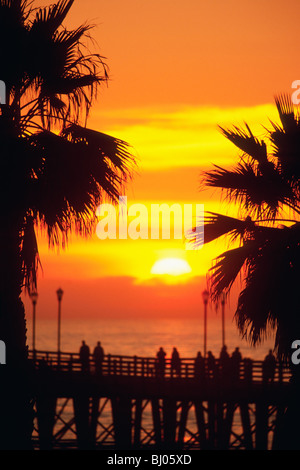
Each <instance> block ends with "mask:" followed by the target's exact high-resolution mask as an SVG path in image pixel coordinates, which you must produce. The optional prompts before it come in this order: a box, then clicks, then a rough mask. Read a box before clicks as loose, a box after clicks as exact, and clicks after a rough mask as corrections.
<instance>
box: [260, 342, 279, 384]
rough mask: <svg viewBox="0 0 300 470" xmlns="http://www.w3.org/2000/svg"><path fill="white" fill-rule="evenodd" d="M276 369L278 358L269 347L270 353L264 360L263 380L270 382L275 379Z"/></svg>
mask: <svg viewBox="0 0 300 470" xmlns="http://www.w3.org/2000/svg"><path fill="white" fill-rule="evenodd" d="M275 369H276V359H275V357H274V355H273V353H272V350H271V349H269V354H268V355H267V356H266V357H265V359H264V362H263V382H264V383H269V382H273V381H274V376H275Z"/></svg>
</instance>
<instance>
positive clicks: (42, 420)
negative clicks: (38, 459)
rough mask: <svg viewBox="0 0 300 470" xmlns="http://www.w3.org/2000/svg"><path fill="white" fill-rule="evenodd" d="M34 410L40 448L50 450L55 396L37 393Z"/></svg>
mask: <svg viewBox="0 0 300 470" xmlns="http://www.w3.org/2000/svg"><path fill="white" fill-rule="evenodd" d="M36 411H37V422H38V432H39V443H40V449H41V450H51V449H52V447H53V428H54V423H55V412H56V397H54V396H50V395H39V396H38V397H37V399H36Z"/></svg>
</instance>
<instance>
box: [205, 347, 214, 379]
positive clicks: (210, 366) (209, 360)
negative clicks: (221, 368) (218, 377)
mask: <svg viewBox="0 0 300 470" xmlns="http://www.w3.org/2000/svg"><path fill="white" fill-rule="evenodd" d="M207 372H208V377H210V378H214V377H215V372H216V360H215V356H214V355H213V354H212V352H211V351H208V353H207Z"/></svg>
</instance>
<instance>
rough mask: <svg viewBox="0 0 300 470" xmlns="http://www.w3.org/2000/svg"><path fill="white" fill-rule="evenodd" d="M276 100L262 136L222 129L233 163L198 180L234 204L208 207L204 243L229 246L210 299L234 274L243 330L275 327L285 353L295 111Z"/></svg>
mask: <svg viewBox="0 0 300 470" xmlns="http://www.w3.org/2000/svg"><path fill="white" fill-rule="evenodd" d="M275 102H276V107H277V110H278V113H279V118H280V124H275V123H273V122H271V123H270V129H265V132H266V133H265V138H264V139H263V140H260V139H258V138H256V137H255V136H254V135H253V133H252V131H251V129H250V128H249V126H248V125H247V124H246V125H245V128H244V129H241V128H238V127H233V128H232V129H224V128H221V131H222V133H223V135H224V136H225V137H226V138H227V139H229V140H230V141H231V142H232V143H233V144H234V145H236V146H237V147H238V149H239V150H240V151H241V154H240V155H239V157H238V161H237V163H236V164H235V166H234V167H233V168H231V169H225V168H222V167H219V166H214V168H213V169H212V170H210V171H208V172H204V174H203V185H204V187H211V188H220V189H221V190H222V194H223V197H225V199H226V200H227V201H228V203H230V204H236V205H237V206H238V207H237V217H229V216H225V215H221V214H216V213H208V214H206V216H205V224H204V242H205V243H209V242H210V241H212V240H215V239H216V238H219V237H223V236H225V237H228V239H229V245H231V246H229V248H230V249H228V250H227V251H225V252H224V253H222V254H221V255H219V256H218V257H217V258H216V259H215V260H214V262H213V265H212V267H211V269H210V272H209V275H208V278H209V283H210V289H211V296H212V299H213V300H217V299H218V298H219V297H220V295H221V293H222V292H225V293H226V294H228V293H229V292H230V290H231V287H232V285H233V284H234V282H235V281H236V280H237V278H238V277H239V279H241V280H242V288H241V291H240V293H239V296H238V301H237V307H236V311H235V319H236V321H237V326H238V329H239V331H240V333H241V334H242V335H243V336H244V337H246V338H247V339H248V340H249V341H250V343H252V344H253V345H256V344H258V343H260V342H261V341H263V339H264V338H265V336H266V334H267V332H268V330H269V329H271V330H273V331H274V333H275V342H274V350H275V352H276V353H277V355H278V357H279V358H281V359H284V360H287V359H289V358H290V355H291V352H292V350H291V344H292V342H293V341H294V340H295V339H298V338H299V337H300V296H299V293H298V288H299V279H300V116H299V112H298V111H297V110H296V109H295V108H294V106H293V104H292V102H291V100H290V98H289V96H285V95H282V96H279V97H277V98H276V99H275ZM201 241H203V240H200V242H201ZM232 244H233V245H234V246H232ZM297 375H298V374H297ZM298 390H299V388H298ZM294 411H295V408H294ZM297 413H298V416H299V418H300V410H299V409H298V410H297ZM294 418H295V415H294ZM296 436H297V438H298V433H297V434H296ZM290 437H291V435H289V438H290ZM290 445H291V446H293V445H294V444H292V443H291V442H290ZM298 445H299V444H298ZM292 448H293V447H292Z"/></svg>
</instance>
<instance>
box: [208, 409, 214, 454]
mask: <svg viewBox="0 0 300 470" xmlns="http://www.w3.org/2000/svg"><path fill="white" fill-rule="evenodd" d="M215 447H216V403H215V402H214V401H209V402H208V448H209V449H215Z"/></svg>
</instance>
